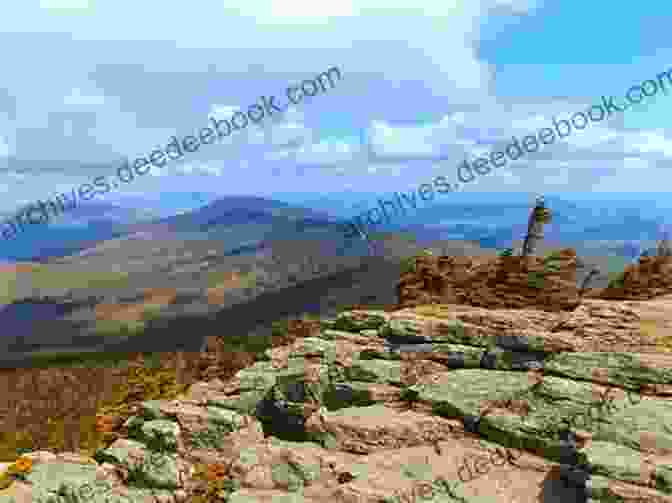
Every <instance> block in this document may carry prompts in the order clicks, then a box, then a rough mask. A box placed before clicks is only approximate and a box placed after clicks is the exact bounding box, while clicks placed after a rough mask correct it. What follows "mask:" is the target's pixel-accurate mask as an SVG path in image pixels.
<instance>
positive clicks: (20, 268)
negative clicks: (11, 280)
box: [0, 263, 39, 273]
mask: <svg viewBox="0 0 672 503" xmlns="http://www.w3.org/2000/svg"><path fill="white" fill-rule="evenodd" d="M37 269H39V266H38V265H36V264H30V263H17V264H2V265H0V273H18V272H33V271H36V270H37Z"/></svg>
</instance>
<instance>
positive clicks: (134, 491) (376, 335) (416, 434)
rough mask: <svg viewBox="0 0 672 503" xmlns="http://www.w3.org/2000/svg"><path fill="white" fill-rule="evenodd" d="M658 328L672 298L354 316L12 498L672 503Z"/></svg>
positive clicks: (64, 461)
mask: <svg viewBox="0 0 672 503" xmlns="http://www.w3.org/2000/svg"><path fill="white" fill-rule="evenodd" d="M651 320H654V321H656V323H658V326H660V327H666V326H667V321H668V320H672V298H670V297H660V298H656V299H653V300H648V301H628V302H625V301H624V302H614V301H605V300H598V299H584V300H583V301H582V303H581V305H580V306H579V307H578V308H577V309H575V310H574V311H571V312H569V313H568V312H558V313H552V312H541V311H536V310H532V309H519V310H507V309H494V310H488V309H484V308H478V307H471V306H465V305H452V304H442V305H432V306H419V307H413V308H406V309H400V310H398V311H393V312H383V311H346V312H343V313H341V314H340V315H338V316H337V317H336V318H335V319H332V320H323V321H322V322H321V325H320V326H319V327H317V328H316V330H315V331H314V333H312V334H310V335H309V336H306V337H301V338H299V339H297V340H296V341H295V342H293V343H292V344H291V345H289V346H282V347H276V348H273V349H269V350H267V351H266V353H265V354H264V355H263V357H262V358H260V359H259V360H258V361H256V362H255V363H254V364H252V365H251V366H248V367H247V368H244V369H243V370H241V371H239V372H238V373H237V374H236V375H235V376H234V377H233V378H232V379H227V380H221V379H219V378H214V379H211V380H209V381H201V382H197V383H195V384H193V385H192V386H191V387H190V388H189V389H188V390H187V392H186V393H184V394H183V395H181V396H179V397H178V398H177V399H175V400H153V401H149V402H144V403H143V404H142V405H141V406H140V407H139V408H138V410H137V411H136V413H135V415H134V416H132V417H131V418H130V419H128V420H127V421H126V422H125V424H124V428H125V430H124V431H126V432H127V434H126V437H125V438H118V439H117V440H115V441H114V443H112V444H111V445H109V446H108V447H107V448H105V449H101V450H100V451H98V452H97V453H96V455H95V456H94V458H85V457H82V456H78V455H76V454H73V453H65V454H58V455H56V454H51V453H48V452H33V453H30V454H28V455H26V456H25V457H29V458H30V459H32V460H33V464H32V469H31V470H30V471H27V472H26V473H24V474H23V475H22V477H21V478H19V479H18V480H16V481H15V482H14V483H13V484H11V485H10V486H9V487H8V488H6V489H3V490H1V491H0V503H10V502H12V501H15V502H17V503H19V502H24V501H25V502H28V501H33V502H38V503H48V502H54V503H67V502H71V501H90V502H92V503H98V502H100V503H103V502H117V501H118V502H125V503H128V502H145V501H146V502H156V503H159V502H161V503H163V502H174V503H182V502H186V501H193V502H199V501H229V502H231V503H242V502H252V501H258V502H269V503H270V502H277V501H283V502H294V501H296V502H299V501H301V502H315V503H317V502H325V503H326V502H329V503H333V502H344V503H345V502H348V503H349V502H353V503H354V502H367V503H369V502H370V503H374V502H393V501H394V502H406V501H408V502H415V501H426V502H436V503H439V502H449V503H453V502H455V503H457V502H461V503H481V502H483V503H484V502H493V503H494V502H518V503H527V502H530V503H531V502H545V503H555V502H557V503H567V502H569V503H573V502H588V501H592V502H604V503H606V502H626V503H635V502H644V501H647V502H660V503H662V502H672V355H670V354H669V353H666V352H665V351H664V349H665V347H664V345H662V343H661V339H660V337H658V335H659V334H655V333H652V332H651V331H650V330H648V331H646V330H642V329H641V328H640V325H641V323H642V321H647V322H650V321H651ZM5 465H6V464H5ZM6 469H8V466H0V470H6ZM204 474H205V475H204Z"/></svg>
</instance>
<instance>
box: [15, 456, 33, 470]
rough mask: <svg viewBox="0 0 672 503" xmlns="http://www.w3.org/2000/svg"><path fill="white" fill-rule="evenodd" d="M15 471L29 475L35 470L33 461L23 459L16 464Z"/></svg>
mask: <svg viewBox="0 0 672 503" xmlns="http://www.w3.org/2000/svg"><path fill="white" fill-rule="evenodd" d="M13 467H14V469H15V470H16V471H17V472H19V473H28V472H29V471H30V470H32V469H33V460H32V459H30V458H26V457H21V458H19V459H17V460H16V462H14V465H13Z"/></svg>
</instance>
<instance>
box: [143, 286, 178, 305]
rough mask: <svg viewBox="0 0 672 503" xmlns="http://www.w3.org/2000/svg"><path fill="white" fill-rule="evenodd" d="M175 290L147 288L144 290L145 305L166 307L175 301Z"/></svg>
mask: <svg viewBox="0 0 672 503" xmlns="http://www.w3.org/2000/svg"><path fill="white" fill-rule="evenodd" d="M176 297H177V290H175V289H174V288H148V289H147V290H145V304H160V305H167V304H171V303H172V302H174V301H175V298H176Z"/></svg>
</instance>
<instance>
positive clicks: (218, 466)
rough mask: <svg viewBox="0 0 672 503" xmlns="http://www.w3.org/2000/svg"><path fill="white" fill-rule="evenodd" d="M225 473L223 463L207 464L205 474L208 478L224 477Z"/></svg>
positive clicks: (225, 469)
mask: <svg viewBox="0 0 672 503" xmlns="http://www.w3.org/2000/svg"><path fill="white" fill-rule="evenodd" d="M227 473H228V470H227V467H226V466H225V465H224V464H223V463H212V464H210V465H208V468H207V472H206V473H205V476H206V478H207V479H208V480H218V479H223V478H224V477H226V476H227Z"/></svg>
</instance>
